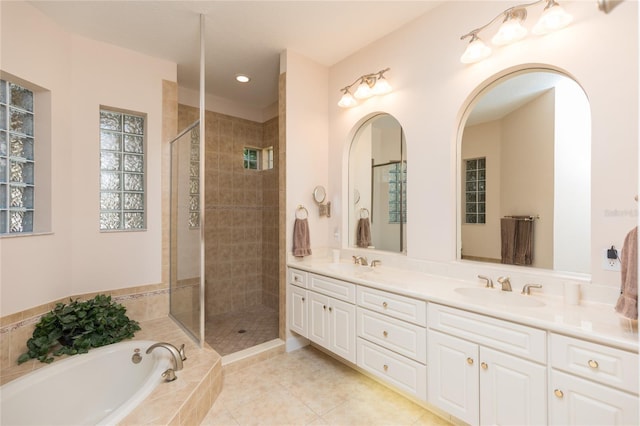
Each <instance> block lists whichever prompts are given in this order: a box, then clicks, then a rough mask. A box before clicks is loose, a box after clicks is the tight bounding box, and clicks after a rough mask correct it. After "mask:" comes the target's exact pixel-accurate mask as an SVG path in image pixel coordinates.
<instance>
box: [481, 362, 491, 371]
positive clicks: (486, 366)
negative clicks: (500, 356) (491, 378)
mask: <svg viewBox="0 0 640 426" xmlns="http://www.w3.org/2000/svg"><path fill="white" fill-rule="evenodd" d="M480 367H482V369H483V370H486V369H487V368H489V366H488V365H487V363H486V362H482V363H480Z"/></svg>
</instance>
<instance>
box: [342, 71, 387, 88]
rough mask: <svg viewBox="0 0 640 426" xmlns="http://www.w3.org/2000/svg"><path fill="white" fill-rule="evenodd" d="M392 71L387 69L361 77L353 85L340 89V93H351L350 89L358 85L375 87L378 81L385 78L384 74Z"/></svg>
mask: <svg viewBox="0 0 640 426" xmlns="http://www.w3.org/2000/svg"><path fill="white" fill-rule="evenodd" d="M390 69H391V68H385V69H383V70H380V71H378V72H374V73H371V74H365V75H361V76H360V77H358V78H356V79H355V81H354V82H353V83H351V84H349V85H348V86H345V87H343V88H342V89H340V91H341V92H343V93H347V92H348V91H349V89H351V88H352V87H353V86H355V85H356V83H367V85H368V86H369V87H373V85H374V84H376V81H378V80H379V79H381V78H382V77H383V75H384V73H385V72H387V71H389V70H390Z"/></svg>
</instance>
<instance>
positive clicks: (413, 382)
mask: <svg viewBox="0 0 640 426" xmlns="http://www.w3.org/2000/svg"><path fill="white" fill-rule="evenodd" d="M357 353H358V356H357V358H358V367H360V368H362V369H363V370H366V371H368V372H369V373H372V374H374V375H375V376H377V377H380V378H381V379H383V380H384V381H386V382H388V383H390V384H392V385H394V386H396V387H397V388H399V389H401V390H403V391H405V392H408V393H410V394H412V395H415V396H417V397H418V398H419V399H421V400H423V401H426V399H427V367H426V366H424V365H422V364H420V363H417V362H415V361H413V360H410V359H408V358H405V357H403V356H402V355H398V354H396V353H394V352H391V351H389V350H387V349H384V348H381V347H380V346H378V345H376V344H374V343H371V342H368V341H366V340H364V339H360V338H358V351H357Z"/></svg>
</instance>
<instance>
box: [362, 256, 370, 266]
mask: <svg viewBox="0 0 640 426" xmlns="http://www.w3.org/2000/svg"><path fill="white" fill-rule="evenodd" d="M360 264H361V265H362V266H369V262H368V261H367V258H366V257H364V256H360Z"/></svg>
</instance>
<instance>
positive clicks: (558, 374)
mask: <svg viewBox="0 0 640 426" xmlns="http://www.w3.org/2000/svg"><path fill="white" fill-rule="evenodd" d="M550 346H551V351H550V354H551V355H550V356H551V360H550V363H551V368H552V369H551V383H550V384H549V423H550V424H554V425H586V424H606V425H637V424H639V418H638V409H639V406H638V380H640V379H639V376H638V354H636V353H632V352H628V351H623V350H620V349H616V348H612V347H609V346H603V345H600V344H597V343H592V342H587V341H584V340H581V339H576V338H573V337H568V336H563V335H560V334H555V333H552V334H551V336H550Z"/></svg>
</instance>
